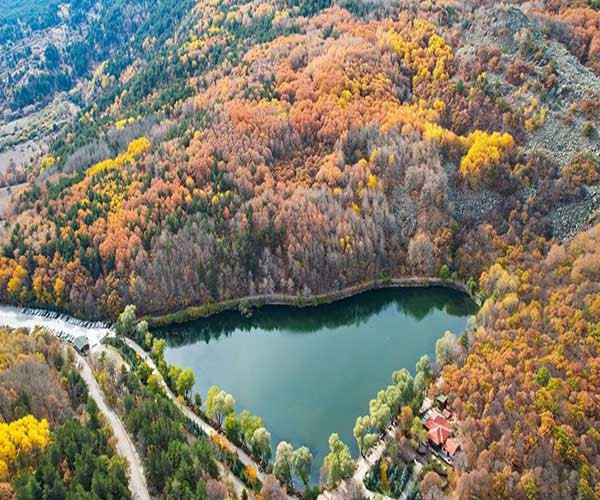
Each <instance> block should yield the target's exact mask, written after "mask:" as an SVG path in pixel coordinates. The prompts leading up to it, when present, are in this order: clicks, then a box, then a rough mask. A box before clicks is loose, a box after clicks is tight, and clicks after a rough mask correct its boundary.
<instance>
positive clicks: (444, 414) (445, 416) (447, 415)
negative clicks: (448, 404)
mask: <svg viewBox="0 0 600 500" xmlns="http://www.w3.org/2000/svg"><path fill="white" fill-rule="evenodd" d="M442 415H443V416H444V418H445V419H449V418H450V417H451V416H452V413H451V412H450V411H449V410H443V411H442Z"/></svg>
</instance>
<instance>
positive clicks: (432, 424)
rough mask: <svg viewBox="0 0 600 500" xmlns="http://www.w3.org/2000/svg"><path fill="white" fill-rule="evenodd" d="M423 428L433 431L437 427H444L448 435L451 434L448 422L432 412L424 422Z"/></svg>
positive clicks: (435, 412)
mask: <svg viewBox="0 0 600 500" xmlns="http://www.w3.org/2000/svg"><path fill="white" fill-rule="evenodd" d="M424 425H425V427H426V428H427V430H432V429H435V428H436V427H438V426H441V427H445V428H446V429H447V430H448V431H449V432H450V433H452V426H451V425H450V422H448V420H446V418H444V416H443V415H441V414H440V413H438V412H437V411H432V412H431V414H430V415H429V418H428V419H427V420H425V424H424Z"/></svg>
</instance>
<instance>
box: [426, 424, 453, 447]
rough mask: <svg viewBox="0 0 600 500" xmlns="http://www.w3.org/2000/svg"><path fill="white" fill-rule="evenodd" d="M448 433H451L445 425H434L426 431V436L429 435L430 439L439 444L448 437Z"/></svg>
mask: <svg viewBox="0 0 600 500" xmlns="http://www.w3.org/2000/svg"><path fill="white" fill-rule="evenodd" d="M450 434H451V431H450V429H447V428H446V427H443V426H441V425H438V426H436V427H434V428H433V429H431V430H430V431H429V432H428V433H427V436H428V437H429V440H430V441H432V442H433V443H435V444H437V445H438V446H441V445H443V444H444V443H445V442H446V439H448V438H449V437H450Z"/></svg>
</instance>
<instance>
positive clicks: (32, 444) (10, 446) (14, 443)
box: [0, 415, 50, 480]
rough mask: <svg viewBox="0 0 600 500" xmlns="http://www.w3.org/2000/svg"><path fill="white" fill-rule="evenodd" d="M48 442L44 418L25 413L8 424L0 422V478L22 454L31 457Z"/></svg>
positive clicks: (4, 477) (46, 425)
mask: <svg viewBox="0 0 600 500" xmlns="http://www.w3.org/2000/svg"><path fill="white" fill-rule="evenodd" d="M49 442H50V428H49V426H48V421H47V420H46V419H42V420H37V419H36V418H35V417H34V416H33V415H27V416H25V417H23V418H20V419H19V420H15V421H14V422H11V423H9V424H5V423H0V480H3V479H6V475H7V474H9V473H10V471H11V467H12V465H13V464H14V463H15V462H16V460H17V459H18V458H19V456H21V455H22V454H24V455H26V456H28V457H31V456H33V455H35V454H36V453H37V452H39V451H41V450H43V449H44V448H45V447H46V446H47V445H48V443H49Z"/></svg>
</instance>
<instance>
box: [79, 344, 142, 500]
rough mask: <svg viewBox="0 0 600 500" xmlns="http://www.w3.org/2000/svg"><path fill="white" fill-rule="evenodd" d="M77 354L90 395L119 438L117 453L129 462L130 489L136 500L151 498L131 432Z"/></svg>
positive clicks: (83, 359) (88, 366)
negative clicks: (106, 399)
mask: <svg viewBox="0 0 600 500" xmlns="http://www.w3.org/2000/svg"><path fill="white" fill-rule="evenodd" d="M76 356H77V367H78V369H79V373H80V374H81V376H82V377H83V380H85V383H86V384H87V386H88V392H89V395H90V396H92V398H93V399H94V401H95V402H96V404H97V405H98V408H99V409H100V411H101V412H102V414H103V415H104V418H105V420H106V422H107V423H108V425H110V427H111V428H112V431H113V434H114V435H115V438H116V440H117V444H116V448H117V453H118V454H119V455H121V456H122V457H124V458H125V460H127V462H128V463H129V489H130V490H131V494H132V495H133V498H135V499H136V500H150V495H149V493H148V486H147V485H146V478H145V477H144V468H143V466H142V461H141V460H140V457H139V455H138V454H137V451H136V449H135V446H134V445H133V443H132V442H131V439H130V438H129V434H127V431H126V430H125V427H124V426H123V423H122V422H121V420H120V419H119V417H118V416H117V414H116V413H115V412H114V411H113V410H112V408H110V406H109V405H108V404H107V403H106V401H105V400H104V395H103V393H102V390H101V389H100V386H99V385H98V382H96V378H95V377H94V374H93V373H92V369H91V368H90V365H89V364H88V362H87V360H86V359H85V358H83V357H81V356H80V355H79V354H77V355H76Z"/></svg>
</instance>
